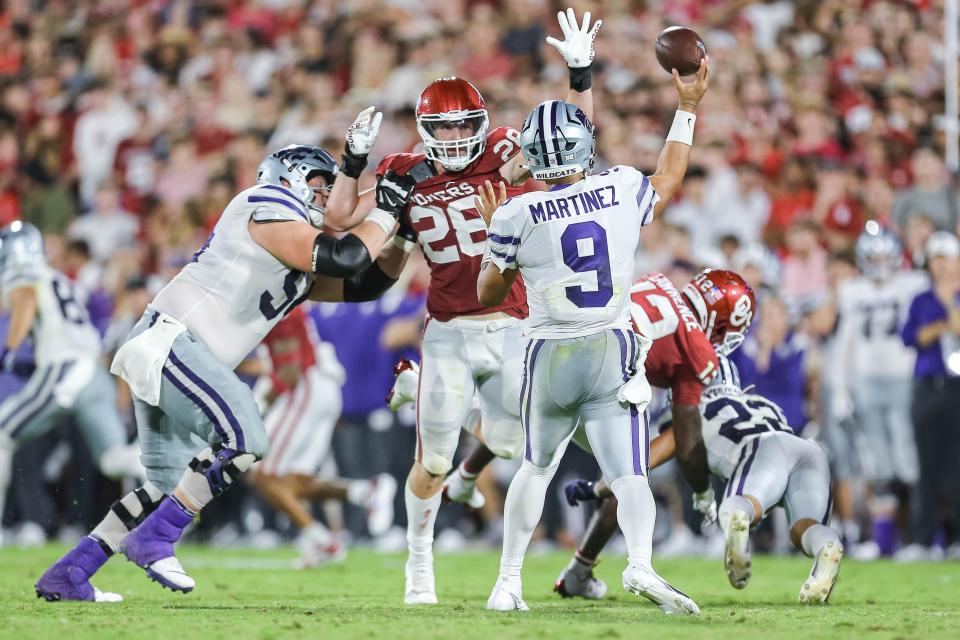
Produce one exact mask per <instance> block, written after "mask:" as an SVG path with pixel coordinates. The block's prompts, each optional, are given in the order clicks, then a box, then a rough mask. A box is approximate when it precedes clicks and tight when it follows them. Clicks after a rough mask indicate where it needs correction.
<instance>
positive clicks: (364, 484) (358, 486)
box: [347, 480, 373, 507]
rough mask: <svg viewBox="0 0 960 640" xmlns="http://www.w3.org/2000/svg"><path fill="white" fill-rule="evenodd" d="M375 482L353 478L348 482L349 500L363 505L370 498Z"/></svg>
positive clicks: (359, 505) (351, 502) (360, 505)
mask: <svg viewBox="0 0 960 640" xmlns="http://www.w3.org/2000/svg"><path fill="white" fill-rule="evenodd" d="M371 491H373V483H372V482H370V481H369V480H351V481H350V482H349V483H347V502H349V503H350V504H355V505H357V506H358V507H363V506H365V505H366V504H367V500H369V499H370V492H371Z"/></svg>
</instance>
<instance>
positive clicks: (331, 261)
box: [249, 171, 414, 278]
mask: <svg viewBox="0 0 960 640" xmlns="http://www.w3.org/2000/svg"><path fill="white" fill-rule="evenodd" d="M413 185H414V181H413V178H411V177H409V176H397V175H396V174H394V173H393V172H392V171H388V172H387V173H386V174H385V175H383V176H381V177H380V178H379V179H378V180H377V187H376V205H377V206H376V208H375V209H374V210H373V211H372V212H371V213H370V215H368V216H367V217H366V219H365V220H364V222H363V223H362V224H360V225H359V226H358V227H357V228H356V229H354V230H353V231H352V232H351V233H348V234H347V235H345V236H343V237H342V238H336V237H334V236H331V235H328V234H326V233H323V232H319V231H317V230H316V229H314V228H313V227H311V226H309V225H305V224H300V223H296V222H267V223H258V222H257V221H256V220H255V219H254V220H251V221H250V223H249V229H250V236H251V237H252V238H253V240H254V241H255V242H256V243H257V244H259V245H260V246H261V247H263V248H264V249H266V250H267V251H269V252H270V253H271V254H272V255H273V256H274V257H275V258H276V259H277V260H279V261H280V262H282V263H283V264H285V265H287V266H288V267H290V268H293V269H297V270H298V271H303V272H305V273H314V274H317V275H322V276H332V277H334V278H350V277H353V276H356V275H358V274H359V273H360V272H362V271H364V270H365V269H367V268H368V267H369V266H370V265H371V264H372V262H373V261H374V260H376V258H377V256H379V255H380V252H381V250H382V249H383V247H384V245H385V244H386V242H387V240H388V239H389V237H390V235H391V234H392V233H393V229H394V227H395V226H396V221H397V216H398V215H399V214H400V211H402V210H403V208H404V207H405V206H406V205H407V201H408V200H409V198H410V194H411V193H412V191H413Z"/></svg>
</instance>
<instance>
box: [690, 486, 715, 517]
mask: <svg viewBox="0 0 960 640" xmlns="http://www.w3.org/2000/svg"><path fill="white" fill-rule="evenodd" d="M693 508H694V509H696V510H697V511H699V512H700V513H702V514H703V526H705V527H709V526H710V525H712V524H713V523H714V522H716V521H717V501H716V498H715V496H714V495H713V487H707V489H706V491H701V492H700V493H694V494H693Z"/></svg>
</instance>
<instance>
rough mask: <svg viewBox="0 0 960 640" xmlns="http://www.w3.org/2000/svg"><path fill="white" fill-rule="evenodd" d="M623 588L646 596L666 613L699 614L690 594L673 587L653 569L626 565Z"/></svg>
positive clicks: (698, 608)
mask: <svg viewBox="0 0 960 640" xmlns="http://www.w3.org/2000/svg"><path fill="white" fill-rule="evenodd" d="M623 588H624V589H625V590H626V591H629V592H630V593H634V594H636V595H638V596H642V597H644V598H646V599H647V600H649V601H650V602H652V603H653V604H655V605H657V606H658V607H660V610H661V611H663V612H664V613H666V614H667V615H674V614H680V615H687V616H698V615H700V607H698V606H697V603H696V602H694V601H693V599H692V598H691V597H690V596H688V595H687V594H685V593H683V592H682V591H678V590H677V589H674V588H673V587H672V586H670V583H668V582H667V581H666V580H664V579H663V578H661V577H660V576H658V575H657V574H656V573H654V571H653V569H646V568H644V567H638V566H635V565H630V566H628V567H627V568H626V569H624V571H623Z"/></svg>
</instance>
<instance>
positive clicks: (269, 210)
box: [247, 184, 309, 224]
mask: <svg viewBox="0 0 960 640" xmlns="http://www.w3.org/2000/svg"><path fill="white" fill-rule="evenodd" d="M247 205H248V206H249V207H250V219H251V220H253V221H254V222H256V223H258V224H265V223H268V222H289V221H293V222H308V223H309V218H308V217H307V208H306V206H304V204H303V203H302V202H300V200H298V199H297V197H296V196H295V195H293V193H292V192H291V191H290V190H288V189H284V188H283V187H278V186H275V185H269V184H264V185H260V186H259V187H257V188H256V189H255V190H253V191H250V192H249V195H248V196H247Z"/></svg>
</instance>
